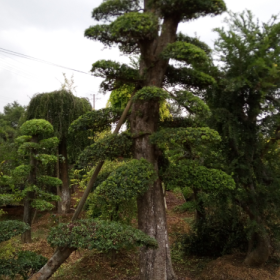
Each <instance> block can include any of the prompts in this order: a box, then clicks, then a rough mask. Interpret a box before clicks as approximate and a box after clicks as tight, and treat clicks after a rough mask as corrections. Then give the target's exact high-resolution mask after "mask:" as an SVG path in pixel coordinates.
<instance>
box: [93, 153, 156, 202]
mask: <svg viewBox="0 0 280 280" xmlns="http://www.w3.org/2000/svg"><path fill="white" fill-rule="evenodd" d="M156 179H157V175H156V172H155V170H154V168H153V166H152V165H151V164H150V163H149V162H147V161H146V160H144V159H141V160H136V159H133V160H131V161H129V162H128V163H126V164H123V165H122V166H120V167H118V168H117V169H116V170H115V171H113V172H112V173H111V175H110V176H109V177H108V178H107V179H106V180H105V181H104V182H102V183H101V184H100V185H99V186H98V187H97V188H96V190H95V192H94V195H95V196H96V202H100V203H104V202H105V203H106V202H109V203H110V202H112V203H114V204H117V203H120V202H121V201H129V200H131V199H133V198H136V197H137V196H139V195H141V194H143V193H144V192H145V191H147V190H148V188H149V186H150V185H151V184H152V183H153V182H154V181H155V180H156Z"/></svg>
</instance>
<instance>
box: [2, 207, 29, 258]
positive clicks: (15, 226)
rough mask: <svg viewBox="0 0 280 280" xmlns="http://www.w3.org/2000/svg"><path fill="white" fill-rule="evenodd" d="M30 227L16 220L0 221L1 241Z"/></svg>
mask: <svg viewBox="0 0 280 280" xmlns="http://www.w3.org/2000/svg"><path fill="white" fill-rule="evenodd" d="M3 204H4V203H3ZM29 228H30V227H29V226H28V225H27V224H25V223H24V222H20V221H16V220H10V221H2V222H0V243H1V242H4V241H7V240H9V239H11V238H12V237H14V236H16V235H19V234H22V233H24V232H25V231H26V230H28V229H29ZM0 262H1V261H0Z"/></svg>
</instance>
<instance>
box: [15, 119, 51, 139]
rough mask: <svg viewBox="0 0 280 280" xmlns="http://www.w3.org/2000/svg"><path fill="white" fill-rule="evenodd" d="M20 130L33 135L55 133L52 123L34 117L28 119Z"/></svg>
mask: <svg viewBox="0 0 280 280" xmlns="http://www.w3.org/2000/svg"><path fill="white" fill-rule="evenodd" d="M20 132H21V134H23V135H26V136H30V135H31V136H33V135H48V134H53V133H54V130H53V127H52V125H51V124H50V123H49V122H48V121H46V120H42V119H33V120H30V121H26V122H25V123H24V124H23V125H22V126H21V127H20Z"/></svg>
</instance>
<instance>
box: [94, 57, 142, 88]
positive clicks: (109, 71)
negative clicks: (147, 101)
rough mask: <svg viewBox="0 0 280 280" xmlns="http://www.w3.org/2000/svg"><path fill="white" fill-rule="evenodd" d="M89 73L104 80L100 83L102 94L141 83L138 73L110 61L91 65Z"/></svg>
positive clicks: (124, 65) (100, 61)
mask: <svg viewBox="0 0 280 280" xmlns="http://www.w3.org/2000/svg"><path fill="white" fill-rule="evenodd" d="M91 72H93V73H94V76H95V77H101V78H104V79H105V80H104V81H103V82H102V83H101V85H100V89H102V91H103V92H104V93H106V92H108V91H112V90H114V89H118V88H119V87H122V86H123V85H124V84H126V85H130V86H135V85H136V84H138V83H139V82H140V81H141V78H140V77H139V72H138V70H136V69H133V68H131V67H129V66H128V65H126V64H120V63H117V62H114V61H111V60H99V61H97V62H95V63H94V64H93V65H92V69H91Z"/></svg>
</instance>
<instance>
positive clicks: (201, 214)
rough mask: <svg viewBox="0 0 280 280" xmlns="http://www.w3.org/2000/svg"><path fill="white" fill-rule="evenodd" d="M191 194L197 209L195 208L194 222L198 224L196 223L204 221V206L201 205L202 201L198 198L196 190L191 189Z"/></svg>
mask: <svg viewBox="0 0 280 280" xmlns="http://www.w3.org/2000/svg"><path fill="white" fill-rule="evenodd" d="M193 194H194V199H195V202H196V204H197V207H196V221H197V222H198V221H203V220H206V213H205V208H204V204H203V201H202V200H201V198H200V197H199V194H198V190H197V189H193Z"/></svg>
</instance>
